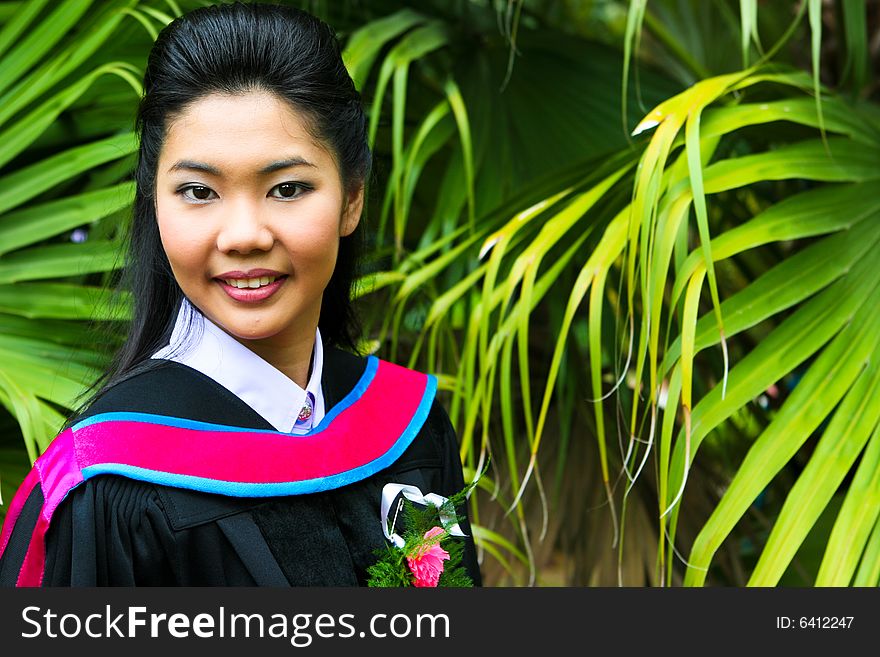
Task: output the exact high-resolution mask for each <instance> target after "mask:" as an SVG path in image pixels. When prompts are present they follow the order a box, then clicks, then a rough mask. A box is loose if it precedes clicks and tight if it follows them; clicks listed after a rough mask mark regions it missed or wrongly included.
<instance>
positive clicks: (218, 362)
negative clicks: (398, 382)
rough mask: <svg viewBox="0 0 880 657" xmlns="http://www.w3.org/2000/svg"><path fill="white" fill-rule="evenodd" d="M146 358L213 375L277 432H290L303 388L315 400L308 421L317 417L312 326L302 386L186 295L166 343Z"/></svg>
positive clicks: (320, 357)
mask: <svg viewBox="0 0 880 657" xmlns="http://www.w3.org/2000/svg"><path fill="white" fill-rule="evenodd" d="M152 358H164V359H167V360H173V361H175V362H178V363H181V364H183V365H188V366H189V367H192V368H193V369H195V370H198V371H199V372H201V373H202V374H204V375H206V376H208V377H210V378H212V379H214V381H216V382H217V383H219V384H220V385H222V386H223V387H224V388H226V389H227V390H229V391H230V392H232V393H233V394H234V395H236V396H237V397H239V398H240V399H241V400H242V401H243V402H245V403H246V404H247V405H248V406H250V407H251V408H252V409H254V410H255V411H256V412H257V413H259V414H260V415H261V416H262V417H263V418H265V419H266V421H267V422H269V424H271V425H272V426H273V427H275V429H276V430H278V431H283V432H285V433H290V432H291V431H292V430H293V426H294V424H295V423H296V419H297V416H298V415H299V412H300V409H301V408H302V406H303V404H304V403H305V398H306V392H311V393H312V395H314V397H315V400H316V404H315V407H316V409H315V410H316V413H315V414H314V415H313V423H314V424H317V423H318V422H320V420H321V418H320V417H317V415H319V414H320V415H323V396H322V395H321V374H322V372H323V369H324V349H323V345H322V342H321V331H320V330H319V329H317V328H316V329H315V347H314V349H313V350H312V371H311V375H310V376H309V382H308V384H307V385H306V389H305V390H303V389H302V388H300V387H299V386H298V385H297V384H296V383H295V382H294V381H292V380H291V379H289V378H288V377H287V376H286V375H285V374H284V373H282V372H281V371H280V370H278V369H276V368H275V367H274V366H273V365H271V364H269V363H268V362H267V361H265V360H264V359H262V358H261V357H260V356H258V355H257V354H255V353H254V352H253V351H251V350H250V349H248V348H247V347H245V346H244V345H243V344H241V343H240V342H238V341H237V340H235V339H234V338H233V337H231V336H230V335H229V334H228V333H226V332H225V331H224V330H222V329H221V328H220V327H219V326H217V325H216V324H214V322H212V321H211V320H210V319H208V318H207V317H205V316H204V315H203V314H202V313H201V312H200V311H199V310H198V308H196V307H195V306H193V305H192V304H191V303H190V302H189V300H188V299H186V297H184V299H183V302H182V303H181V304H180V310H179V311H178V313H177V319H176V321H175V324H174V329H173V330H172V332H171V339H170V340H169V343H168V346H167V347H163V348H162V349H160V350H159V351H157V352H156V353H154V354H153V355H152ZM318 401H320V404H319V403H317V402H318ZM318 407H320V408H318Z"/></svg>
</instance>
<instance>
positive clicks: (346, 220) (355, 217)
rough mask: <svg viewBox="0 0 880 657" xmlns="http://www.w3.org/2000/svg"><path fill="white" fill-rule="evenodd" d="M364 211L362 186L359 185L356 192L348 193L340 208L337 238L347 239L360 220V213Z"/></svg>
mask: <svg viewBox="0 0 880 657" xmlns="http://www.w3.org/2000/svg"><path fill="white" fill-rule="evenodd" d="M363 209H364V186H363V185H359V186H358V188H357V189H356V190H354V191H353V192H350V193H349V194H348V195H347V196H346V199H345V206H344V207H343V208H342V217H341V219H340V222H339V236H340V237H347V236H348V235H351V234H352V233H353V232H354V229H355V228H357V225H358V223H359V222H360V220H361V212H362V211H363Z"/></svg>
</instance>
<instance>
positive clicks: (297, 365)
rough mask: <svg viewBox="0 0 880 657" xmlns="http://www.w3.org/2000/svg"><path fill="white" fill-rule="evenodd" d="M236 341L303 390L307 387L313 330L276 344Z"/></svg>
mask: <svg viewBox="0 0 880 657" xmlns="http://www.w3.org/2000/svg"><path fill="white" fill-rule="evenodd" d="M233 337H234V336H233ZM236 340H238V341H239V342H241V343H242V344H243V345H244V346H246V347H247V348H248V349H250V350H251V351H253V352H254V353H255V354H257V356H259V357H260V358H262V359H263V360H265V361H266V362H267V363H269V364H270V365H272V366H273V367H274V368H275V369H277V370H279V371H280V372H282V373H283V374H284V375H285V376H287V378H289V379H290V380H291V381H293V382H294V383H295V384H296V385H298V386H299V387H300V388H302V389H303V390H305V388H306V386H308V384H309V375H310V374H311V366H312V351H313V350H314V348H315V330H314V329H312V331H311V333H308V332H303V333H302V334H300V336H298V337H296V338H292V339H286V340H283V341H279V342H278V343H275V342H272V341H268V340H240V339H238V338H236Z"/></svg>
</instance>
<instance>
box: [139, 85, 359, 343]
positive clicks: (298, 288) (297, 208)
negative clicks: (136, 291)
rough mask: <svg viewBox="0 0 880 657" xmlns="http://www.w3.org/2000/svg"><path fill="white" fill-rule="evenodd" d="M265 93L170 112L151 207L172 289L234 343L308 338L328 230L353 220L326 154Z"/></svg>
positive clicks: (353, 201)
mask: <svg viewBox="0 0 880 657" xmlns="http://www.w3.org/2000/svg"><path fill="white" fill-rule="evenodd" d="M305 126H306V124H305V122H304V120H303V117H302V115H301V114H299V113H298V112H297V111H295V110H294V109H292V108H291V107H290V106H289V105H288V104H287V103H285V102H284V101H282V100H280V99H279V98H278V97H277V96H275V95H273V94H270V93H268V92H262V91H253V92H247V93H244V94H239V95H225V94H213V95H210V96H206V97H205V98H203V99H201V100H198V101H196V102H195V103H193V104H192V105H190V106H189V107H188V108H187V109H186V111H184V112H183V113H182V114H180V115H178V116H177V117H175V118H174V120H173V121H172V122H171V124H170V126H169V128H168V132H167V135H166V140H165V143H164V144H163V146H162V151H161V153H160V156H159V164H158V171H157V177H156V183H157V184H156V215H157V217H158V222H159V233H160V235H161V238H162V245H163V246H164V248H165V252H166V253H167V255H168V260H169V262H170V263H171V268H172V270H173V272H174V277H175V278H176V279H177V282H178V284H179V285H180V288H181V289H182V290H183V293H184V294H185V295H186V296H187V297H188V298H189V299H190V301H192V302H193V303H194V304H195V305H196V306H197V307H198V308H199V309H200V310H201V311H202V312H203V313H204V314H205V315H206V316H207V317H208V318H209V319H211V321H213V322H214V323H215V324H217V325H218V326H220V327H221V328H223V329H224V330H225V331H226V332H227V333H229V334H230V335H232V336H233V337H235V338H237V339H239V341H245V340H247V341H259V342H260V343H262V344H265V345H266V346H270V345H282V344H285V343H287V344H289V343H290V341H291V340H296V341H302V340H311V339H312V338H313V337H314V332H315V327H316V326H317V325H318V317H319V315H320V311H321V295H322V294H323V292H324V288H325V287H326V286H327V283H328V282H329V280H330V276H331V275H332V273H333V269H334V267H335V264H336V254H337V251H338V246H339V238H340V237H341V236H344V235H349V234H350V233H351V232H352V231H353V230H354V229H355V227H356V226H357V223H358V220H359V218H360V213H361V206H362V203H363V192H362V189H361V190H358V192H357V193H352V194H346V193H345V191H344V190H343V185H342V181H341V178H340V173H339V169H338V167H337V166H336V162H335V159H334V157H333V156H332V155H331V154H330V153H329V152H328V151H327V150H326V149H325V148H324V147H323V146H322V145H321V144H320V143H317V142H316V141H315V139H314V138H313V137H312V136H311V135H310V134H309V132H308V131H307V130H306V129H305Z"/></svg>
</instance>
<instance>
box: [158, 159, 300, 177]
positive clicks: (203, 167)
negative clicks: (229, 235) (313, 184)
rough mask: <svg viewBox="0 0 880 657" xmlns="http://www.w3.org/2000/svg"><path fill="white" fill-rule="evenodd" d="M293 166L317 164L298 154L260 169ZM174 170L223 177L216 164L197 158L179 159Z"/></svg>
mask: <svg viewBox="0 0 880 657" xmlns="http://www.w3.org/2000/svg"><path fill="white" fill-rule="evenodd" d="M293 167H312V168H317V166H316V165H314V164H312V163H311V162H309V161H308V160H306V159H304V158H302V157H299V156H296V157H289V158H287V159H284V160H276V161H275V162H270V163H269V164H267V165H266V166H264V167H263V168H262V169H260V170H259V171H258V173H259V174H260V175H267V174H270V173H275V172H276V171H281V170H282V169H291V168H293ZM172 171H199V172H201V173H208V174H210V175H212V176H217V177H222V176H223V172H222V171H220V169H218V168H217V167H215V166H212V165H210V164H208V163H207V162H198V161H196V160H178V161H177V162H175V163H174V164H173V165H171V167H170V168H169V169H168V172H169V173H171V172H172Z"/></svg>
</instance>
